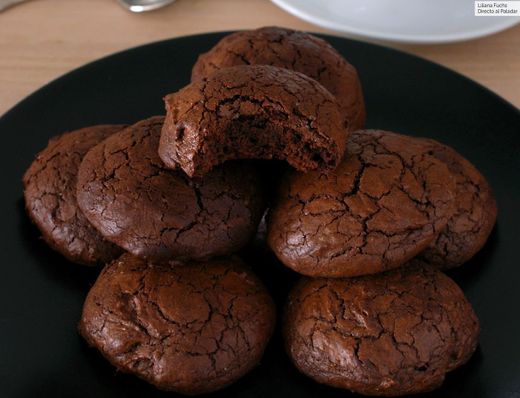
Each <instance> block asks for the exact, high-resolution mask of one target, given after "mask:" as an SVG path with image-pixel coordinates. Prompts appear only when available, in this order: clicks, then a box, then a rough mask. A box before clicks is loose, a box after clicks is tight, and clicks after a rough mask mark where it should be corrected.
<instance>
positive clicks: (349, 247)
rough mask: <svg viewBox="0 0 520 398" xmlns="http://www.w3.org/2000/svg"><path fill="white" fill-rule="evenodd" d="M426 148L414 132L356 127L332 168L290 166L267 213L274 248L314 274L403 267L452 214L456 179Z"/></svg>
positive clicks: (303, 270)
mask: <svg viewBox="0 0 520 398" xmlns="http://www.w3.org/2000/svg"><path fill="white" fill-rule="evenodd" d="M428 149H429V146H428V145H426V144H425V143H424V142H423V141H421V140H419V139H416V138H412V137H407V136H403V135H399V134H395V133H390V132H385V131H379V130H364V131H358V132H355V133H353V134H352V136H351V138H350V140H349V142H348V144H347V151H346V158H345V160H344V161H343V162H342V163H341V164H340V165H339V166H338V168H337V169H336V170H335V171H334V172H331V173H329V174H323V173H319V172H311V173H307V174H301V173H296V172H290V173H288V175H287V176H286V177H285V179H284V180H283V181H282V184H281V189H280V193H279V198H278V200H277V202H276V203H275V205H274V206H273V207H272V209H271V214H270V217H269V222H268V237H267V239H268V243H269V245H270V247H271V248H272V249H273V250H274V252H275V254H276V255H277V256H278V258H279V259H280V260H281V261H282V262H283V263H284V264H285V265H287V266H288V267H290V268H292V269H293V270H295V271H297V272H300V273H302V274H304V275H309V276H322V277H344V276H356V275H364V274H373V273H377V272H381V271H385V270H388V269H392V268H396V267H399V266H401V265H402V264H403V263H405V262H406V261H408V260H409V259H411V258H412V257H414V256H415V255H417V254H418V253H419V252H421V251H422V250H424V249H425V248H426V247H427V246H428V245H429V244H430V243H431V242H432V241H433V240H434V239H435V237H436V236H437V235H438V234H439V233H440V231H441V230H442V229H443V228H444V227H445V226H446V223H447V222H448V219H449V218H450V217H451V215H452V214H453V206H454V204H453V198H454V195H453V191H454V189H455V184H454V181H453V178H452V176H451V173H450V172H449V170H448V168H447V167H446V165H445V164H444V163H443V162H441V161H439V160H438V159H436V158H435V157H434V156H432V155H429V154H428V152H427V151H428Z"/></svg>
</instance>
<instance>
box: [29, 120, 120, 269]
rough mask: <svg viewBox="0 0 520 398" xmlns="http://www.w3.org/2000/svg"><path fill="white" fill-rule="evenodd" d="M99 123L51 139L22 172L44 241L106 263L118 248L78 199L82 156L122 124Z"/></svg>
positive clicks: (78, 258) (86, 260)
mask: <svg viewBox="0 0 520 398" xmlns="http://www.w3.org/2000/svg"><path fill="white" fill-rule="evenodd" d="M123 127H124V126H122V125H99V126H92V127H86V128H83V129H80V130H76V131H72V132H69V133H65V134H63V135H60V136H57V137H54V138H52V139H51V140H50V141H49V144H48V145H47V147H46V148H45V149H44V150H43V151H42V152H40V153H39V154H38V156H37V157H36V159H35V160H34V162H33V163H32V164H31V166H30V167H29V169H28V170H27V171H26V172H25V175H24V177H23V183H24V187H25V189H24V199H25V208H26V210H27V213H28V214H29V217H30V218H31V220H32V221H33V222H34V223H35V224H36V226H37V227H38V228H39V229H40V231H41V233H42V236H43V239H44V240H45V242H46V243H47V244H48V245H49V246H50V247H52V248H53V249H54V250H56V251H58V252H59V253H61V254H62V255H63V256H65V257H66V258H67V259H69V260H70V261H73V262H75V263H80V264H84V265H96V264H100V263H102V264H104V263H106V262H109V261H111V260H113V259H114V258H116V257H118V256H119V255H120V254H121V253H122V250H121V249H119V248H118V247H117V246H115V245H113V244H112V243H109V242H108V241H106V240H105V239H103V237H102V236H101V235H100V234H99V233H98V232H97V231H96V230H95V228H94V227H93V226H92V225H90V223H89V222H88V221H87V219H86V218H85V217H84V216H83V214H82V213H81V211H80V209H79V207H78V203H77V201H76V178H77V173H78V168H79V165H80V163H81V160H82V159H83V156H84V155H85V153H87V151H88V150H89V149H90V148H92V147H93V146H94V145H96V144H98V143H99V142H101V141H103V140H104V139H105V138H107V137H108V136H110V135H111V134H113V133H115V132H116V131H119V130H121V129H122V128H123Z"/></svg>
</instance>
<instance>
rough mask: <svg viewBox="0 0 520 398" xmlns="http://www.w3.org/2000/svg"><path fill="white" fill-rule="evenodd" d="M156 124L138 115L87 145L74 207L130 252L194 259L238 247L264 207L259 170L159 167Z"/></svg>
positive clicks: (158, 124) (156, 120) (248, 167)
mask: <svg viewBox="0 0 520 398" xmlns="http://www.w3.org/2000/svg"><path fill="white" fill-rule="evenodd" d="M162 123H163V118H162V117H153V118H150V119H147V120H144V121H141V122H139V123H137V124H135V125H133V126H131V127H128V128H127V129H125V130H123V131H121V132H119V133H118V134H115V135H113V136H112V137H110V138H109V139H107V140H105V141H103V142H102V143H101V144H99V145H98V146H96V147H94V148H93V149H92V150H91V151H89V153H88V154H87V155H86V156H85V158H84V160H83V162H82V164H81V167H80V170H79V173H78V193H77V195H78V203H79V206H80V208H81V209H82V210H83V213H84V214H85V215H86V217H87V218H88V219H89V221H90V222H91V223H92V224H93V225H94V226H95V227H96V228H97V229H98V230H99V231H100V232H101V233H102V234H103V236H105V237H106V238H107V239H108V240H110V241H112V242H114V243H116V244H117V245H119V246H121V247H123V248H125V249H126V250H127V251H129V252H130V253H132V254H134V255H136V256H140V257H146V258H155V259H160V258H171V257H174V258H177V259H193V258H195V259H201V258H207V257H211V256H216V255H224V254H229V253H232V252H234V251H236V250H238V249H239V248H240V247H242V246H243V245H245V244H246V243H247V242H248V240H249V239H250V237H252V236H253V235H254V233H255V231H256V227H257V225H258V222H259V221H260V218H261V216H262V213H263V211H264V189H263V184H262V181H261V180H260V177H259V173H258V172H257V170H256V169H255V168H254V167H253V165H251V164H245V163H237V162H234V163H229V164H226V165H224V166H223V167H221V168H218V169H215V170H214V171H213V172H211V173H209V174H208V175H207V176H205V177H204V178H203V179H198V180H190V179H189V178H187V177H186V176H185V175H184V174H183V173H182V171H172V170H169V169H166V168H165V167H164V165H163V163H162V162H161V160H160V159H159V156H158V154H157V148H158V146H159V137H160V133H161V126H162Z"/></svg>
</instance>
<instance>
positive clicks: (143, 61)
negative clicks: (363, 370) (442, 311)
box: [0, 33, 520, 398]
mask: <svg viewBox="0 0 520 398" xmlns="http://www.w3.org/2000/svg"><path fill="white" fill-rule="evenodd" d="M223 36H224V33H219V34H206V35H200V36H192V37H184V38H178V39H173V40H168V41H163V42H160V43H154V44H150V45H147V46H143V47H139V48H135V49H132V50H128V51H125V52H122V53H119V54H115V55H113V56H110V57H108V58H104V59H102V60H100V61H97V62H94V63H91V64H89V65H87V66H84V67H82V68H80V69H77V70H75V71H73V72H71V73H69V74H67V75H65V76H63V77H61V78H60V79H58V80H56V81H54V82H52V83H51V84H49V85H47V86H45V87H44V88H42V89H41V90H39V91H37V92H36V93H34V94H33V95H31V96H30V97H28V98H27V99H25V100H24V101H22V102H21V103H20V104H18V105H17V106H16V107H15V108H14V109H12V110H11V111H10V112H8V113H7V114H5V115H4V116H3V117H2V119H0V132H1V137H2V140H3V144H2V145H3V148H4V152H3V155H1V156H0V159H1V162H2V166H1V170H2V176H3V181H4V182H3V183H2V195H1V197H0V200H1V208H2V212H3V217H2V222H1V231H2V247H3V249H2V258H3V261H2V267H3V270H2V274H1V277H0V281H1V282H0V308H1V309H0V396H2V397H38V396H44V397H47V396H48V397H62V396H63V397H65V396H66V397H107V396H125V397H130V396H136V397H143V396H146V397H153V396H167V395H166V393H163V392H160V391H157V390H155V389H154V388H153V387H151V386H149V385H147V384H146V383H144V382H142V381H140V380H138V379H137V378H134V377H132V376H128V375H124V374H121V373H118V372H116V371H115V370H114V369H113V368H112V367H111V366H110V365H108V364H107V363H106V362H105V361H104V360H103V359H102V358H101V356H100V355H99V354H98V353H97V352H96V351H95V350H94V349H91V348H89V347H87V346H86V344H85V343H84V342H83V340H82V339H81V338H80V337H79V335H78V334H77V332H76V324H77V321H78V319H79V317H80V313H81V307H82V303H83V299H84V297H85V295H86V293H87V291H88V289H89V287H90V286H91V285H92V283H93V281H94V280H95V278H96V275H97V272H98V271H97V270H93V269H86V268H84V267H81V266H77V265H74V264H70V263H67V261H65V260H64V259H62V258H61V257H60V256H59V255H58V254H56V253H54V252H53V251H51V250H50V249H48V248H47V247H46V246H45V245H44V244H43V242H42V241H41V240H40V239H38V236H39V234H38V231H37V230H36V228H35V227H33V226H32V225H31V223H30V222H29V221H28V219H27V217H26V216H25V214H24V210H23V202H22V184H21V177H22V175H23V173H24V171H25V169H26V168H27V167H28V166H29V164H30V163H31V161H32V160H33V158H34V156H35V154H36V153H37V152H38V151H40V150H41V149H42V148H44V147H45V145H46V144H47V140H48V139H49V138H50V137H51V136H53V135H56V134H59V133H61V132H63V131H67V130H72V129H75V128H79V127H83V126H87V125H92V124H98V123H123V122H125V123H130V122H134V121H137V120H139V119H142V118H145V117H147V116H150V115H154V114H161V113H163V103H162V97H163V96H164V95H165V94H167V93H169V92H172V91H175V90H177V89H179V88H180V87H182V86H183V85H185V84H186V83H188V81H189V77H190V69H191V66H192V65H193V63H194V62H195V60H196V58H197V55H198V54H199V53H201V52H204V51H207V50H208V49H209V48H210V47H211V46H213V45H214V44H215V43H216V42H217V41H218V40H219V39H221V38H222V37H223ZM325 39H327V40H328V41H329V42H330V43H331V44H332V45H333V46H334V47H336V48H337V49H338V50H339V51H340V52H341V53H342V54H343V55H344V56H345V57H346V58H347V59H348V60H349V61H351V62H352V63H353V64H354V65H355V66H356V67H357V68H358V70H359V72H360V75H361V78H362V81H363V86H364V90H365V94H366V103H367V110H368V127H374V128H376V127H377V128H382V129H389V130H394V131H397V132H401V133H405V134H411V135H417V136H425V137H432V138H435V139H437V140H440V141H442V142H444V143H446V144H448V145H451V146H453V147H455V148H456V149H457V150H458V151H460V153H462V154H463V155H464V156H466V157H467V158H468V159H469V160H470V161H471V162H473V163H474V164H475V165H476V166H477V167H478V168H479V169H480V170H481V171H482V172H483V174H484V175H485V176H487V178H488V179H489V181H490V182H491V185H492V186H493V188H494V190H495V193H496V196H497V200H498V207H499V220H498V225H497V228H496V229H495V231H494V233H493V235H492V236H491V239H490V241H489V242H488V244H487V245H486V247H485V248H484V250H483V251H482V252H481V253H479V255H477V257H476V258H474V259H473V260H472V261H470V262H469V263H468V264H466V265H465V266H463V267H462V268H461V269H459V270H457V271H455V272H452V273H451V274H452V276H453V277H454V278H455V279H456V281H457V282H458V283H459V284H460V285H461V286H462V288H463V289H464V291H465V292H466V294H467V296H468V297H469V299H470V301H471V302H472V304H473V305H474V307H475V311H476V312H477V314H478V316H479V318H480V320H481V326H482V334H481V337H480V346H479V349H478V350H477V352H476V353H475V355H474V356H473V358H472V359H471V361H470V362H469V363H468V364H467V365H466V366H464V367H462V368H461V369H460V370H457V371H455V372H453V373H452V374H450V375H448V377H447V379H446V382H445V384H444V386H443V387H442V388H441V389H440V390H438V391H436V392H434V393H431V395H429V394H428V395H426V396H435V397H472V398H475V397H493V398H506V397H507V398H510V397H518V396H520V311H519V310H518V307H519V306H520V287H519V281H520V266H519V260H518V254H517V250H519V249H520V238H519V237H520V233H519V230H520V211H519V209H518V208H519V206H520V194H519V193H520V192H519V191H520V177H519V173H520V112H519V111H518V110H517V109H515V108H514V107H513V106H511V105H510V104H508V103H507V102H505V101H504V100H502V99H501V98H499V97H497V96H496V95H494V94H493V93H491V92H490V91H488V90H486V89H485V88H483V87H481V86H479V85H477V84H475V83H474V82H472V81H470V80H468V79H466V78H464V77H462V76H460V75H458V74H456V73H454V72H451V71H449V70H447V69H445V68H442V67H440V66H438V65H435V64H432V63H430V62H427V61H425V60H422V59H419V58H416V57H413V56H410V55H407V54H404V53H401V52H398V51H395V50H391V49H388V48H384V47H379V46H375V45H371V44H367V43H361V42H357V41H352V40H345V39H340V38H336V37H325ZM497 67H500V65H498V66H497ZM252 257H254V258H255V260H256V261H255V263H256V264H255V266H256V270H257V272H258V273H259V274H260V276H261V277H263V279H264V280H265V282H266V284H267V285H268V287H269V288H270V289H271V291H272V292H273V294H274V295H275V298H276V300H277V303H278V308H279V309H281V307H282V304H283V300H284V296H285V294H286V293H287V290H288V288H289V286H290V284H291V282H292V281H293V280H294V278H295V276H294V275H293V274H292V273H291V272H289V271H287V270H285V269H284V268H283V267H282V266H281V265H279V264H277V263H276V261H275V260H274V259H273V258H272V257H271V256H270V255H269V254H259V255H256V254H255V255H253V256H252ZM215 395H216V396H219V397H274V396H279V397H287V396H295V397H302V398H303V397H345V396H350V393H348V392H346V391H341V390H335V389H332V388H328V387H325V386H321V385H318V384H317V383H314V382H313V381H311V380H310V379H307V378H306V377H304V376H303V375H301V374H299V373H298V372H297V371H296V370H295V369H294V368H293V366H292V365H291V364H290V362H289V360H288V358H287V357H286V355H285V353H284V351H283V347H282V342H281V339H280V336H279V332H277V333H276V334H275V337H274V338H273V340H272V341H271V343H270V344H269V347H268V349H267V352H266V354H265V357H264V359H263V360H262V363H261V365H260V366H259V367H257V368H256V369H255V370H254V371H252V372H251V373H250V374H248V375H247V376H246V377H244V378H243V379H241V380H240V381H239V382H237V383H236V384H234V385H233V386H231V387H229V388H227V389H225V390H223V391H221V392H219V393H217V394H215ZM168 396H171V394H168Z"/></svg>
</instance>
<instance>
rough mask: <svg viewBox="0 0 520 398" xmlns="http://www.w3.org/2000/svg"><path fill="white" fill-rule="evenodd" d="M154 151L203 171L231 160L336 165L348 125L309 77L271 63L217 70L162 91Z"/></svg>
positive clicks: (191, 169) (168, 160) (170, 161)
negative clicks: (161, 115) (164, 93)
mask: <svg viewBox="0 0 520 398" xmlns="http://www.w3.org/2000/svg"><path fill="white" fill-rule="evenodd" d="M165 103H166V110H167V114H166V119H165V122H164V127H163V130H162V135H161V143H160V146H159V155H160V157H161V159H162V160H163V161H164V163H165V164H166V165H167V166H168V167H171V168H175V167H176V166H177V165H179V166H180V167H181V168H182V169H183V170H184V171H185V172H186V174H188V175H189V176H202V175H204V174H206V173H207V172H208V171H209V170H211V169H212V168H213V167H214V166H216V165H218V164H221V163H223V162H225V161H226V160H231V159H273V158H275V159H282V160H286V161H287V162H288V163H289V164H290V165H292V166H293V167H295V168H296V169H298V170H302V171H308V170H315V169H333V168H335V167H336V166H337V164H338V163H339V161H340V160H341V157H342V155H343V152H344V150H345V142H346V138H347V136H348V130H346V129H345V128H344V127H343V125H342V123H343V122H342V116H341V113H340V108H339V105H338V103H337V102H336V99H335V98H334V97H333V96H332V94H330V93H329V92H328V91H327V90H326V89H325V88H323V86H321V85H320V84H319V83H317V82H316V81H314V80H312V79H311V78H309V77H307V76H305V75H303V74H301V73H298V72H294V71H290V70H288V69H282V68H277V67H274V66H266V65H254V66H234V67H231V68H226V69H222V70H220V71H218V72H216V73H214V74H213V75H211V76H210V77H209V78H208V79H207V80H200V81H196V82H194V83H191V84H190V85H188V86H186V87H185V88H183V89H181V90H180V91H178V92H176V93H174V94H170V95H168V96H166V98H165Z"/></svg>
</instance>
